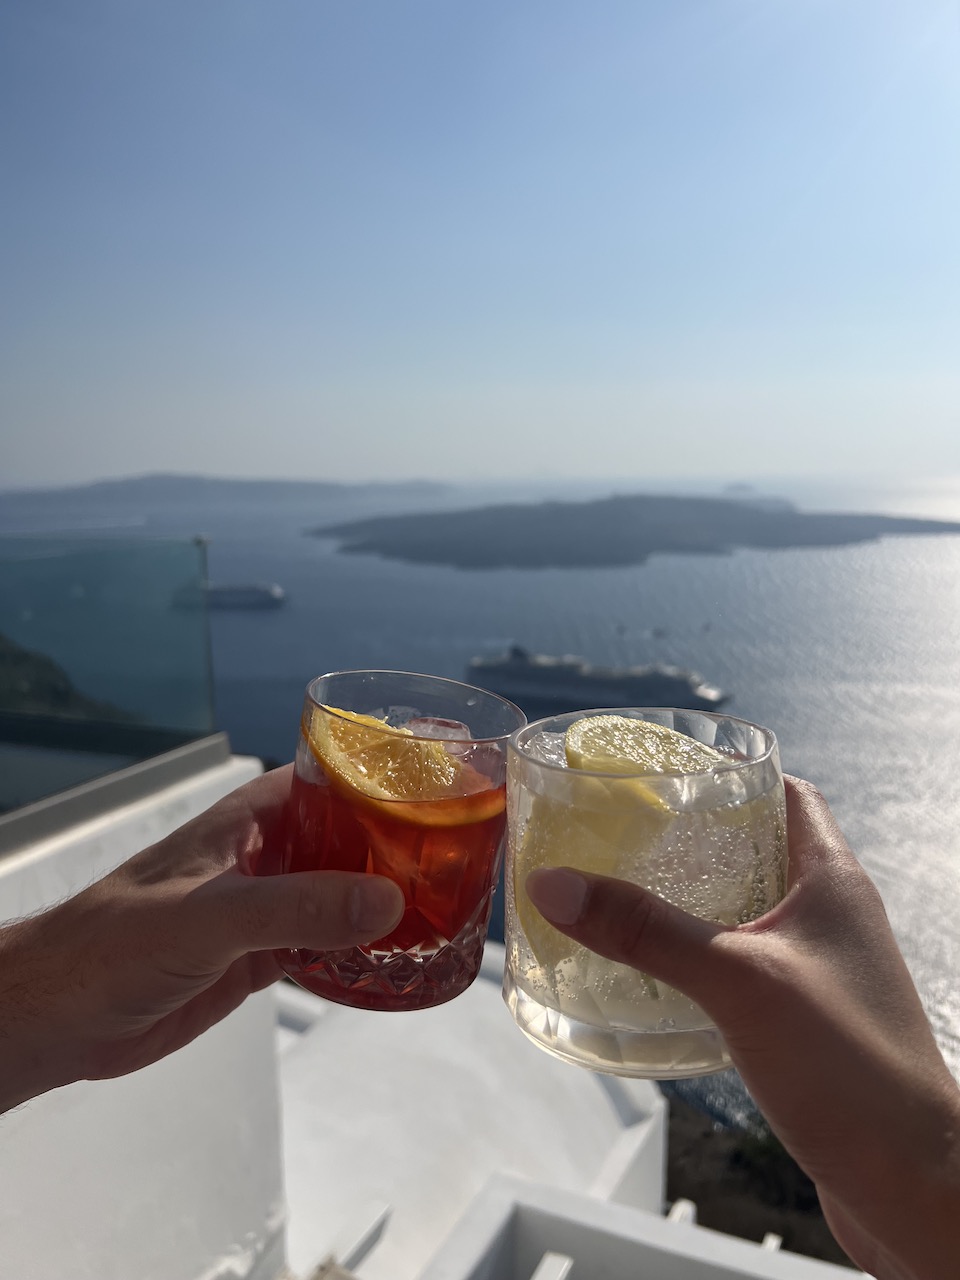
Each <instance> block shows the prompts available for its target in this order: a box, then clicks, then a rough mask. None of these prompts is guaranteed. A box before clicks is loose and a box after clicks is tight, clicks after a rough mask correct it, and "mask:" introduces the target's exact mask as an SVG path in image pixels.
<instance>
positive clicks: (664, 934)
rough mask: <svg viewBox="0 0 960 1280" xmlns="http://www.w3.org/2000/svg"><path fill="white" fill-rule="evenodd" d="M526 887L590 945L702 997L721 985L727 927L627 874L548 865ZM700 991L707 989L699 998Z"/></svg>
mask: <svg viewBox="0 0 960 1280" xmlns="http://www.w3.org/2000/svg"><path fill="white" fill-rule="evenodd" d="M525 888H526V891H527V893H528V894H529V896H530V900H531V902H532V903H533V905H534V906H535V907H536V908H537V910H538V911H539V912H540V914H541V915H542V916H544V917H545V918H546V919H547V920H549V922H550V923H551V924H552V925H553V926H554V927H555V928H557V929H559V930H560V932H561V933H565V934H567V935H568V936H569V937H571V938H573V939H574V941H576V942H579V943H581V944H582V945H583V946H585V947H587V948H588V949H589V950H590V951H596V952H597V953H598V954H599V955H602V956H606V957H607V959H608V960H615V961H617V962H618V963H619V964H626V965H630V966H631V968H634V969H640V970H642V971H643V972H644V973H649V974H651V975H652V976H653V977H654V978H658V979H660V980H661V981H663V982H667V983H669V984H670V986H672V987H677V988H678V989H679V990H680V991H683V992H684V993H685V994H686V995H689V996H690V997H691V998H692V999H694V1000H696V1001H698V1003H700V1004H704V1002H706V1003H708V1004H709V1003H710V994H711V992H710V990H705V988H710V989H713V988H715V987H716V985H717V981H716V977H714V978H713V980H712V981H711V978H710V975H711V973H713V972H714V971H715V968H716V960H717V959H718V958H719V957H717V956H716V955H715V952H716V950H717V949H716V948H715V947H714V948H713V950H712V951H711V954H710V956H709V958H708V956H707V952H708V949H710V948H711V944H713V943H714V942H715V940H716V939H717V937H718V936H721V935H724V934H726V933H727V932H728V930H727V929H726V928H725V927H724V926H723V925H718V924H714V923H712V921H709V920H700V919H698V917H697V916H691V915H688V914H687V912H685V911H681V910H680V908H679V907H675V906H673V905H671V904H670V903H669V902H664V900H663V899H662V898H658V897H657V896H656V894H653V893H650V892H649V891H648V890H647V889H641V888H640V887H639V885H635V884H630V883H628V882H627V881H625V880H613V879H611V878H610V877H608V876H595V875H590V874H589V873H586V872H581V871H574V870H573V869H572V868H571V867H555V868H554V867H543V868H540V869H538V870H537V871H531V872H530V874H529V875H528V876H527V879H526V884H525ZM701 997H703V998H702V999H701Z"/></svg>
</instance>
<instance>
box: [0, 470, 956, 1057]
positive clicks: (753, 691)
mask: <svg viewBox="0 0 960 1280" xmlns="http://www.w3.org/2000/svg"><path fill="white" fill-rule="evenodd" d="M469 502H470V498H469V497H468V496H464V495H461V496H460V499H459V501H458V500H457V496H456V495H454V496H453V497H452V498H451V499H450V500H449V504H450V505H468V504H469ZM832 505H834V506H835V507H837V508H839V507H840V504H839V503H835V504H832ZM848 505H850V506H853V505H858V506H859V507H860V508H861V509H863V508H867V509H873V510H885V511H892V512H894V513H896V512H897V511H902V512H907V511H909V512H911V513H914V514H928V513H929V514H939V515H942V516H944V517H950V516H953V517H954V518H956V517H957V516H958V515H960V491H958V492H955V493H952V494H951V493H949V492H947V493H941V494H939V495H936V499H935V503H934V505H935V510H932V509H931V504H930V503H929V502H928V503H927V504H926V506H925V505H924V502H923V501H921V499H920V498H918V497H917V496H916V495H912V496H910V495H899V496H898V495H890V494H887V495H883V497H882V500H881V499H878V501H877V505H875V506H873V507H872V508H871V507H870V505H869V502H868V501H867V500H866V499H865V498H864V497H863V495H860V499H859V501H858V502H857V503H850V504H848ZM367 509H368V510H369V508H367ZM365 513H366V512H365V511H356V509H355V508H354V507H353V506H351V505H350V504H340V505H337V506H334V505H332V504H331V505H328V506H327V507H326V508H325V509H323V510H318V509H317V507H316V506H315V505H312V504H304V503H303V502H302V501H300V502H297V503H294V502H290V503H285V504H283V505H282V506H276V505H275V506H273V507H271V508H264V509H256V508H254V509H251V508H250V507H249V506H241V505H238V504H237V503H224V504H222V506H219V507H218V508H217V509H211V508H210V507H209V505H208V506H206V507H205V508H204V509H203V510H191V509H190V508H189V507H188V506H180V507H179V508H177V509H176V510H166V511H162V510H151V509H149V508H146V509H145V508H143V507H138V506H137V504H136V503H130V502H128V501H125V500H120V499H119V498H116V497H115V498H113V499H111V501H110V502H108V503H104V501H103V499H102V498H100V499H98V502H97V505H96V507H93V508H92V507H91V505H90V503H89V501H87V500H86V499H84V498H83V497H82V496H75V497H71V498H69V499H68V498H64V499H63V500H62V501H60V502H59V503H58V504H57V505H56V507H55V508H53V507H51V506H50V505H49V504H47V503H45V502H38V501H35V502H33V503H31V500H30V499H29V497H28V496H26V495H24V496H21V497H17V499H16V501H13V500H12V499H11V496H10V495H6V497H4V498H0V531H2V530H3V527H4V522H5V524H6V528H8V529H17V530H19V531H22V530H24V529H27V528H31V527H32V528H35V529H39V528H44V527H45V528H77V527H78V526H83V527H86V528H88V529H89V528H90V526H91V525H92V524H99V525H100V526H107V527H108V528H109V527H111V526H112V527H113V530H114V532H116V533H118V534H129V535H146V536H154V535H157V534H168V533H182V534H194V533H197V532H205V533H206V534H207V535H209V537H210V539H211V542H210V551H209V555H210V576H211V579H212V580H214V581H222V582H226V581H249V580H256V579H266V580H271V581H277V582H280V583H281V584H282V585H283V586H284V587H285V589H286V591H287V594H288V603H287V605H286V607H285V608H284V609H282V610H279V611H277V612H276V613H263V614H258V613H221V614H217V615H214V617H213V651H214V668H215V674H216V697H217V714H218V719H219V722H220V724H221V726H222V727H223V728H225V729H226V730H227V731H228V732H229V733H230V736H231V739H232V742H233V744H234V747H235V749H236V750H238V751H241V752H252V753H256V754H261V755H267V756H274V757H276V758H278V759H287V758H289V757H290V756H291V755H292V752H293V748H294V745H295V738H296V732H297V721H298V714H299V708H300V701H301V697H302V691H303V687H304V685H305V684H306V682H307V681H308V680H309V679H310V678H311V677H312V676H314V675H316V674H318V673H320V672H322V671H325V670H332V669H336V668H340V667H372V666H377V667H392V668H403V669H411V670H419V671H429V672H435V673H437V674H441V675H450V676H455V677H462V676H463V672H464V666H465V664H466V662H467V661H468V659H469V658H470V657H471V656H473V655H474V654H476V653H479V652H484V651H497V650H500V649H501V648H503V646H504V645H506V644H508V643H510V642H511V641H516V642H519V643H522V644H524V645H526V646H528V647H530V648H532V649H537V650H543V651H545V652H551V653H563V652H567V653H570V652H572V653H580V654H584V655H587V656H588V657H590V658H591V659H594V660H597V661H612V662H615V663H621V662H643V661H647V660H652V659H663V660H670V661H673V662H677V663H679V664H681V665H683V666H690V667H693V668H695V669H697V670H699V671H700V672H701V673H702V674H703V675H704V676H706V677H707V678H708V679H709V680H710V681H711V682H713V683H715V684H718V685H720V686H721V687H723V688H725V689H727V690H728V691H730V692H731V693H732V695H733V699H732V702H731V704H730V709H731V710H732V711H733V712H734V713H735V714H739V715H743V716H745V717H747V718H750V719H753V720H757V721H759V722H760V723H763V724H766V725H769V726H770V727H772V728H774V729H775V730H776V731H777V734H778V736H779V738H780V741H781V746H782V756H783V762H784V767H785V768H786V769H787V770H789V771H791V772H793V773H797V774H800V775H802V776H806V777H808V778H810V779H812V780H813V781H814V782H816V783H817V784H818V785H819V786H820V787H821V789H822V790H823V791H824V792H825V794H826V795H827V797H828V799H829V800H830V801H831V803H832V805H833V806H834V809H835V812H836V813H837V816H838V818H839V820H840V823H841V826H842V827H843V829H844V830H845V832H846V834H847V836H848V838H849V840H850V842H851V844H852V845H853V847H854V849H855V850H856V852H857V853H858V854H859V856H860V857H861V859H862V861H863V862H864V864H865V865H866V866H867V868H868V869H869V871H870V872H871V874H872V875H873V877H874V878H875V880H876V881H877V883H878V885H879V887H880V889H881V892H882V893H883V896H884V898H885V901H886V904H887V908H888V911H889V913H890V916H891V919H892V922H893V926H894V928H895V930H896V932H897V935H898V937H899V939H900V942H901V945H902V947H903V950H904V953H905V955H906V957H907V961H908V963H909V965H910V967H911V970H912V972H913V974H914V977H915V979H916V981H917V983H918V986H919V987H920V990H921V993H922V995H923V998H924V1001H925V1003H926V1006H927V1009H928V1012H929V1014H930V1017H931V1020H932V1022H933V1025H934V1028H935V1031H936V1033H937V1036H938V1038H939V1040H940V1043H941V1045H942V1047H943V1049H944V1052H945V1054H946V1056H947V1058H948V1061H949V1062H950V1064H951V1067H952V1068H953V1070H954V1071H955V1073H956V1074H958V1075H960V986H958V984H957V981H956V975H957V974H958V973H960V767H958V760H960V537H956V536H943V537H936V538H915V537H913V538H904V539H888V540H886V541H883V542H879V543H873V544H868V545H864V546H854V547H846V548H839V549H834V550H821V549H817V550H804V551H775V552H754V551H743V552H737V553H735V554H733V555H731V556H658V557H655V558H654V559H652V560H651V561H650V562H649V563H648V564H646V565H642V566H638V567H635V568H630V569H616V570H589V571H579V570H577V571H568V570H549V571H527V570H524V571H511V570H501V571H482V572H476V571H460V570H452V569H450V570H447V569H437V568H427V567H418V566H411V565H402V564H393V563H389V562H386V561H381V560H378V559H375V558H367V557H355V556H342V555H339V554H338V553H337V552H336V550H335V548H334V546H333V545H332V544H331V543H329V542H326V541H320V540H317V539H313V538H306V537H303V536H302V532H301V531H302V529H303V528H305V527H307V526H310V525H315V524H318V523H322V522H327V521H332V520H336V519H343V518H347V517H348V516H350V515H353V514H365ZM31 522H32V524H31ZM655 630H656V632H657V636H660V637H661V638H657V637H656V636H655V635H654V631H655ZM661 632H662V633H664V634H663V635H662V636H661ZM85 692H88V693H90V694H93V695H97V693H98V690H96V689H89V688H87V689H85Z"/></svg>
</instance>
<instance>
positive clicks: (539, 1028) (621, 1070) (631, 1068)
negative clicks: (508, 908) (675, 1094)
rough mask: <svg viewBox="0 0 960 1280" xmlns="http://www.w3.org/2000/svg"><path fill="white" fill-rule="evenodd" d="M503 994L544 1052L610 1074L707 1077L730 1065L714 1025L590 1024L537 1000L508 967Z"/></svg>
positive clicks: (518, 1021) (649, 1077)
mask: <svg viewBox="0 0 960 1280" xmlns="http://www.w3.org/2000/svg"><path fill="white" fill-rule="evenodd" d="M503 998H504V1000H505V1001H506V1004H507V1007H508V1009H509V1010H510V1012H511V1013H512V1014H513V1017H514V1020H515V1021H516V1024H517V1026H518V1027H519V1028H520V1030H521V1031H522V1032H523V1033H524V1035H525V1036H527V1037H528V1039H530V1040H532V1041H533V1043H534V1044H535V1045H537V1046H538V1048H540V1049H543V1050H544V1051H545V1052H546V1053H550V1054H553V1056H554V1057H556V1058H562V1059H563V1061H564V1062H572V1063H573V1064H574V1065H575V1066H578V1067H586V1068H588V1070H590V1071H599V1072H601V1073H602V1074H604V1075H610V1076H633V1077H635V1078H638V1079H642V1080H686V1079H689V1078H690V1077H693V1076H707V1075H713V1074H714V1073H715V1072H717V1071H725V1070H726V1069H727V1068H728V1067H729V1066H730V1065H731V1062H730V1054H729V1053H728V1051H727V1047H726V1045H725V1044H724V1042H723V1038H722V1037H721V1035H720V1032H719V1031H718V1030H717V1028H716V1027H705V1028H701V1029H699V1030H696V1031H630V1030H625V1029H623V1028H613V1027H595V1026H592V1025H591V1024H590V1023H587V1022H581V1021H579V1020H578V1019H576V1018H570V1017H568V1016H567V1015H566V1014H563V1013H560V1012H559V1011H558V1010H556V1009H551V1008H549V1007H548V1006H547V1005H544V1004H541V1003H540V1001H539V1000H535V999H534V998H533V997H532V996H530V995H528V993H527V992H526V991H524V990H523V989H522V988H521V987H520V986H518V985H517V983H516V981H515V979H514V977H513V974H511V972H510V969H509V967H508V968H507V970H506V972H505V973H504V976H503Z"/></svg>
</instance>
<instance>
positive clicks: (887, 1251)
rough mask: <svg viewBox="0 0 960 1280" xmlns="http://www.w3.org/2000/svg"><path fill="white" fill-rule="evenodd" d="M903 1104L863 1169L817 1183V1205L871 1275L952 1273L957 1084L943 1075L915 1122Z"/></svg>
mask: <svg viewBox="0 0 960 1280" xmlns="http://www.w3.org/2000/svg"><path fill="white" fill-rule="evenodd" d="M906 1110H907V1108H906V1107H904V1108H902V1109H901V1111H900V1114H899V1115H897V1114H892V1115H890V1116H889V1128H888V1129H887V1131H886V1135H885V1137H884V1140H883V1143H882V1144H881V1150H882V1155H881V1157H880V1159H879V1160H876V1159H875V1160H874V1161H873V1164H872V1167H871V1168H870V1169H869V1171H868V1170H867V1168H866V1166H865V1168H864V1172H863V1175H862V1176H861V1177H859V1178H855V1179H851V1178H849V1177H846V1178H844V1179H843V1181H842V1183H840V1184H839V1185H837V1184H834V1189H833V1190H827V1189H826V1187H825V1185H824V1184H823V1183H821V1184H820V1185H819V1186H818V1190H819V1191H820V1201H821V1205H822V1208H823V1211H824V1214H825V1216H826V1218H827V1221H828V1222H829V1224H830V1227H831V1230H832V1231H833V1233H834V1235H835V1236H836V1238H837V1240H838V1241H839V1243H840V1244H841V1245H842V1246H843V1248H844V1249H845V1250H846V1251H847V1253H848V1254H849V1255H850V1257H851V1258H852V1259H853V1260H854V1261H855V1262H856V1263H857V1265H858V1266H860V1267H862V1268H863V1270H864V1271H866V1272H868V1273H869V1274H870V1275H872V1276H875V1277H876V1280H955V1277H956V1275H957V1258H958V1256H960V1090H958V1089H957V1087H956V1086H955V1085H954V1084H953V1083H952V1082H946V1083H945V1085H944V1087H943V1088H942V1090H939V1089H938V1090H937V1093H936V1095H935V1096H932V1097H931V1098H930V1099H929V1103H928V1106H927V1107H926V1108H925V1112H926V1113H925V1115H924V1116H923V1118H922V1120H920V1118H919V1117H916V1116H914V1117H911V1119H912V1120H913V1121H914V1122H915V1123H913V1124H911V1123H910V1122H909V1121H908V1122H907V1123H906V1124H904V1112H905V1111H906ZM898 1134H899V1136H898ZM865 1145H869V1146H873V1145H875V1144H873V1143H870V1144H865ZM830 1181H831V1183H832V1182H833V1180H832V1179H831V1180H830Z"/></svg>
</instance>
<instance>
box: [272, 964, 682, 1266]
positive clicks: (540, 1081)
mask: <svg viewBox="0 0 960 1280" xmlns="http://www.w3.org/2000/svg"><path fill="white" fill-rule="evenodd" d="M502 965H503V950H502V948H501V947H497V946H496V945H494V944H491V945H489V946H488V951H487V956H486V959H485V971H486V972H487V973H488V974H489V975H490V976H491V977H492V978H494V979H496V981H489V980H485V979H479V980H478V981H477V982H476V983H474V985H473V986H472V987H471V988H470V989H469V990H468V991H467V992H466V993H465V994H464V995H462V996H460V997H459V998H458V999H457V1000H454V1001H451V1002H450V1003H449V1004H446V1005H442V1006H440V1007H439V1008H436V1009H427V1010H422V1011H420V1012H418V1013H406V1014H388V1013H369V1012H364V1011H359V1010H353V1009H346V1008H343V1007H341V1006H338V1005H329V1004H327V1005H325V1004H324V1003H323V1002H319V1005H320V1008H321V1010H322V1014H321V1017H320V1020H319V1021H318V1022H317V1024H316V1025H315V1026H314V1027H312V1028H311V1029H310V1030H307V1031H306V1032H304V1033H303V1034H302V1037H301V1040H300V1042H299V1043H298V1044H293V1045H292V1046H290V1047H287V1048H286V1050H285V1051H284V1053H283V1056H282V1058H281V1068H280V1073H281V1089H282V1101H283V1113H284V1126H283V1127H284V1160H285V1169H286V1184H287V1196H288V1203H289V1210H290V1223H289V1234H288V1244H287V1248H288V1255H289V1258H290V1264H291V1266H292V1268H293V1270H294V1271H295V1272H296V1273H297V1274H300V1275H303V1274H306V1273H307V1272H308V1271H309V1269H310V1268H311V1267H312V1266H315V1265H316V1263H317V1262H319V1261H321V1260H322V1259H323V1258H324V1257H325V1256H326V1255H327V1253H329V1252H331V1251H332V1250H333V1245H334V1241H335V1239H336V1237H337V1235H338V1233H340V1232H342V1231H343V1229H344V1227H345V1226H347V1225H348V1224H350V1223H351V1222H353V1221H359V1220H360V1219H362V1218H363V1216H364V1214H365V1213H367V1211H368V1209H369V1208H370V1207H371V1206H375V1205H382V1204H385V1203H387V1204H390V1205H391V1206H392V1208H391V1214H390V1218H389V1220H388V1222H387V1224H386V1227H385V1230H384V1233H383V1237H382V1239H381V1241H380V1243H379V1244H377V1246H376V1247H375V1248H374V1249H373V1250H372V1251H371V1252H370V1253H369V1255H368V1256H367V1257H366V1258H365V1259H364V1260H363V1261H362V1262H361V1263H360V1264H359V1265H358V1266H357V1267H356V1272H357V1275H358V1276H359V1277H361V1280H412V1277H414V1276H416V1275H417V1274H419V1272H420V1270H421V1268H422V1267H423V1266H424V1265H425V1264H426V1262H427V1260H428V1259H429V1258H430V1257H431V1256H432V1254H433V1253H434V1251H435V1250H436V1248H437V1246H438V1244H439V1243H440V1241H441V1240H442V1239H443V1237H444V1236H445V1235H446V1233H447V1232H448V1231H450V1230H451V1229H452V1228H453V1226H454V1224H455V1223H456V1221H457V1219H458V1218H459V1217H460V1215H461V1214H462V1213H463V1212H464V1211H465V1210H466V1208H467V1206H468V1205H469V1203H470V1201H471V1200H472V1198H473V1197H474V1196H475V1195H476V1194H477V1193H478V1192H479V1191H480V1190H481V1188H482V1187H483V1185H484V1184H485V1183H486V1181H487V1180H488V1178H489V1177H490V1176H491V1174H493V1173H495V1172H504V1171H507V1172H511V1173H514V1174H517V1175H520V1176H523V1177H528V1178H534V1179H538V1180H542V1181H548V1182H550V1183H551V1184H553V1185H555V1186H557V1187H561V1188H569V1189H575V1190H586V1189H587V1188H588V1187H590V1185H591V1184H592V1183H594V1182H595V1181H596V1180H597V1179H598V1178H600V1177H601V1175H602V1174H603V1173H604V1171H605V1170H606V1169H607V1164H608V1161H609V1159H610V1157H611V1153H613V1152H615V1151H619V1148H618V1143H619V1140H620V1138H621V1137H622V1135H623V1134H624V1132H625V1124H624V1119H623V1117H622V1116H621V1115H620V1114H618V1111H617V1108H616V1107H615V1106H614V1105H613V1104H612V1102H611V1100H610V1096H609V1094H608V1091H607V1088H606V1087H605V1082H603V1081H601V1080H600V1078H599V1077H597V1076H594V1075H591V1074H590V1073H588V1072H585V1071H578V1070H574V1069H572V1068H570V1067H569V1066H568V1065H567V1064H565V1063H562V1062H559V1061H558V1060H557V1059H554V1058H551V1057H549V1056H548V1055H546V1054H544V1053H542V1052H541V1051H540V1050H539V1049H537V1048H536V1047H535V1046H533V1045H532V1044H530V1042H529V1041H527V1040H526V1039H525V1038H524V1037H523V1036H522V1035H521V1033H520V1032H519V1031H518V1030H517V1028H516V1027H515V1026H514V1024H513V1021H512V1019H511V1018H510V1016H509V1014H508V1013H507V1011H506V1008H505V1007H504V1005H503V1001H502V999H501V996H500V989H499V975H500V973H501V972H502ZM298 998H300V997H298ZM307 999H309V997H307ZM288 1031H289V1028H288ZM288 1045H289V1041H288ZM644 1099H645V1101H646V1121H647V1124H646V1128H645V1130H644V1133H645V1137H646V1142H645V1144H642V1149H641V1145H639V1144H637V1143H636V1142H634V1144H633V1146H632V1148H631V1156H632V1159H633V1161H634V1163H635V1164H636V1165H637V1166H638V1168H637V1172H636V1176H635V1178H634V1182H635V1185H636V1187H637V1188H639V1189H641V1191H642V1193H643V1194H644V1195H646V1196H648V1202H647V1207H648V1208H649V1209H651V1210H652V1211H653V1212H659V1209H660V1199H661V1196H662V1172H661V1171H662V1164H663V1143H664V1130H665V1126H664V1116H665V1108H664V1103H663V1099H662V1097H661V1095H660V1093H659V1090H657V1089H656V1088H655V1087H654V1086H653V1085H650V1084H642V1083H641V1086H640V1088H637V1089H635V1090H634V1091H633V1094H632V1104H633V1110H632V1112H631V1115H632V1116H634V1117H635V1116H636V1115H637V1113H638V1108H639V1107H640V1104H641V1100H644ZM633 1136H634V1138H636V1136H637V1134H636V1132H635V1133H634V1135H633ZM620 1154H622V1153H620ZM627 1163H629V1162H627ZM644 1164H645V1165H646V1167H647V1168H646V1174H643V1173H642V1172H640V1171H639V1166H640V1165H644ZM618 1168H619V1165H618ZM621 1171H622V1170H621ZM610 1177H611V1178H612V1177H613V1175H612V1174H611V1175H610ZM614 1181H615V1179H614Z"/></svg>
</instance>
